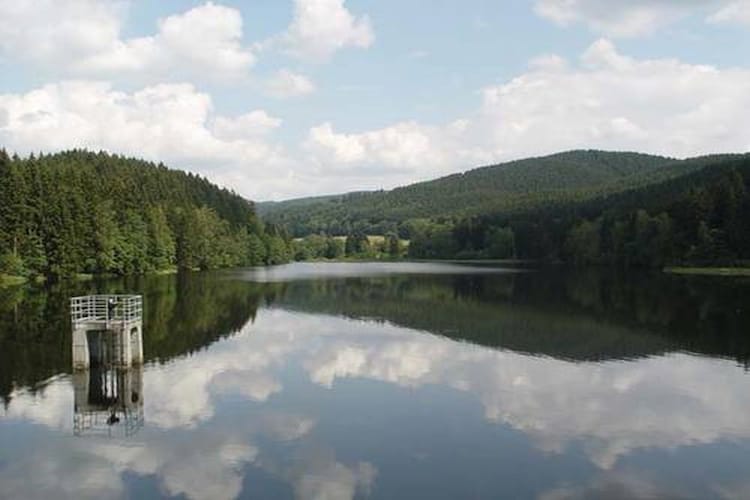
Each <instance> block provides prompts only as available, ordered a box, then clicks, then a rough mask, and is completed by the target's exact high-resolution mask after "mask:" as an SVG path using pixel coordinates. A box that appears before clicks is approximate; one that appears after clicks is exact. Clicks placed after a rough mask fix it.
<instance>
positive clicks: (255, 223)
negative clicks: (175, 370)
mask: <svg viewBox="0 0 750 500" xmlns="http://www.w3.org/2000/svg"><path fill="white" fill-rule="evenodd" d="M0 200H2V204H0V274H6V275H14V276H25V277H32V276H36V275H43V276H47V277H52V278H61V277H68V276H73V275H76V274H79V273H110V274H118V275H128V274H143V273H147V272H151V271H159V270H166V269H170V268H174V267H177V268H182V269H211V268H221V267H233V266H242V265H260V264H278V263H282V262H287V261H288V260H290V258H291V238H290V237H289V236H288V235H287V234H286V232H285V231H284V230H283V229H281V228H277V227H276V226H273V225H264V224H262V223H261V221H260V220H259V219H258V217H256V214H255V209H254V206H253V204H252V203H250V202H248V201H247V200H245V199H243V198H242V197H240V196H238V195H237V194H235V193H233V192H230V191H228V190H226V189H221V188H219V187H217V186H215V185H213V184H211V183H210V182H209V181H208V180H206V179H203V178H201V177H199V176H196V175H193V174H190V173H185V172H182V171H174V170H169V169H167V168H166V167H165V166H164V165H162V164H159V165H155V164H153V163H149V162H145V161H141V160H135V159H130V158H124V157H120V156H117V155H111V154H107V153H92V152H87V151H81V150H74V151H68V152H64V153H58V154H53V155H39V156H34V155H32V156H30V157H28V158H19V157H17V156H15V155H14V156H13V157H10V156H8V154H7V153H6V152H5V151H4V150H0Z"/></svg>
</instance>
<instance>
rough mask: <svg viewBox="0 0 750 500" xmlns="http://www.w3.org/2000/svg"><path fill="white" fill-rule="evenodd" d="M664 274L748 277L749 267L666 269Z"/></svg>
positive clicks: (749, 274)
mask: <svg viewBox="0 0 750 500" xmlns="http://www.w3.org/2000/svg"><path fill="white" fill-rule="evenodd" d="M664 272H665V273H670V274H684V275H695V276H750V267H667V268H665V269H664Z"/></svg>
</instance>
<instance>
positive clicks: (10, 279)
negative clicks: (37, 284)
mask: <svg viewBox="0 0 750 500" xmlns="http://www.w3.org/2000/svg"><path fill="white" fill-rule="evenodd" d="M27 281H28V280H27V279H26V278H24V277H23V276H11V275H9V274H0V288H3V287H6V286H18V285H23V284H24V283H26V282H27Z"/></svg>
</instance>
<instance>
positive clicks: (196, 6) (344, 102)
mask: <svg viewBox="0 0 750 500" xmlns="http://www.w3.org/2000/svg"><path fill="white" fill-rule="evenodd" d="M749 56H750V0H650V1H649V0H621V1H613V0H525V1H523V0H460V1H459V0H245V1H228V0H227V1H218V0H217V1H193V0H163V1H159V2H154V1H152V0H65V1H61V0H0V147H4V148H5V149H7V150H8V151H12V152H16V153H18V154H20V155H28V154H30V153H38V152H55V151H60V150H65V149H70V148H87V149H92V150H106V151H110V152H113V153H117V154H123V155H128V156H135V157H139V158H145V159H149V160H153V161H160V162H163V163H165V164H166V165H168V166H170V167H172V168H179V169H183V170H188V171H191V172H195V173H199V174H201V175H204V176H206V177H207V178H209V179H210V180H212V181H214V182H216V183H218V184H220V185H222V186H225V187H228V188H230V189H233V190H235V191H236V192H238V193H239V194H241V195H243V196H245V197H247V198H249V199H253V200H258V201H263V200H280V199H285V198H291V197H299V196H313V195H322V194H330V193H340V192H348V191H358V190H370V189H389V188H392V187H396V186H399V185H404V184H408V183H412V182H415V181H421V180H427V179H432V178H435V177H439V176H442V175H446V174H450V173H454V172H458V171H464V170H467V169H470V168H474V167H478V166H481V165H487V164H493V163H499V162H503V161H507V160H512V159H518V158H524V157H529V156H539V155H544V154H549V153H555V152H559V151H565V150H570V149H582V148H585V149H606V150H629V151H641V152H647V153H654V154H662V155H666V156H672V157H679V158H682V157H688V156H695V155H700V154H708V153H722V152H746V151H748V150H750V57H749Z"/></svg>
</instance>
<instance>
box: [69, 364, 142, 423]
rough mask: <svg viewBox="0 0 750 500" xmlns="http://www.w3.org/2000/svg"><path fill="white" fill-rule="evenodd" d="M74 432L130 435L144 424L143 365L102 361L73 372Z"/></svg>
mask: <svg viewBox="0 0 750 500" xmlns="http://www.w3.org/2000/svg"><path fill="white" fill-rule="evenodd" d="M73 388H74V392H75V398H74V416H73V432H74V434H75V435H77V436H82V435H104V436H119V437H128V436H132V435H134V434H136V433H137V432H138V431H139V430H140V428H141V427H143V369H142V368H141V367H140V366H137V367H132V368H118V367H115V366H107V365H98V366H92V367H91V368H89V369H87V370H81V371H76V372H75V373H74V374H73Z"/></svg>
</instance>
